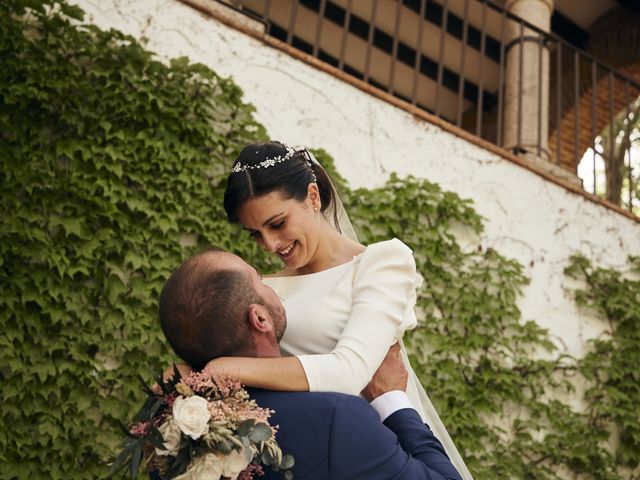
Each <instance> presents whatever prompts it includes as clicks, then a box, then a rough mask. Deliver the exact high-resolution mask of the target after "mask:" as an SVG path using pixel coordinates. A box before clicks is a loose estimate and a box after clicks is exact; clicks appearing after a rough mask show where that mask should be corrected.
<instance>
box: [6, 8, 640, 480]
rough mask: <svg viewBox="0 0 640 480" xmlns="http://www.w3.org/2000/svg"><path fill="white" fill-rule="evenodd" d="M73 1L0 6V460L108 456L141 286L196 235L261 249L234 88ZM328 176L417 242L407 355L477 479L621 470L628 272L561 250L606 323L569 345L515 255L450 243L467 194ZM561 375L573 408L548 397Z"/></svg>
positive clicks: (628, 355) (51, 465) (361, 209)
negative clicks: (243, 226) (578, 407)
mask: <svg viewBox="0 0 640 480" xmlns="http://www.w3.org/2000/svg"><path fill="white" fill-rule="evenodd" d="M81 18H82V12H81V11H80V10H79V9H78V8H77V7H73V6H70V5H69V4H67V3H66V2H65V1H64V0H7V1H5V2H2V3H1V4H0V59H1V63H2V66H3V68H2V69H0V147H1V148H0V160H1V162H2V170H1V171H0V181H1V184H2V189H1V190H0V200H1V201H0V208H1V209H2V219H3V220H2V223H0V249H1V252H2V255H1V256H0V375H1V380H2V389H1V391H0V403H1V405H2V408H1V409H0V478H20V479H22V478H25V479H26V478H47V479H48V478H60V479H62V478H65V479H67V478H78V479H85V478H100V477H103V476H104V475H105V473H106V471H107V468H106V464H107V463H108V462H109V460H110V459H112V458H113V455H114V453H115V451H116V448H117V444H118V440H119V438H120V433H119V429H118V421H119V420H123V421H126V420H127V418H129V416H130V415H131V413H132V411H133V410H134V409H135V406H136V405H137V402H138V401H139V400H140V397H141V390H140V388H139V381H138V376H139V375H142V376H143V378H144V379H146V380H149V379H150V372H154V371H158V370H159V369H160V368H162V367H163V366H164V365H166V364H167V362H169V361H170V360H171V357H170V354H169V349H168V347H167V346H166V344H165V343H164V342H163V340H162V335H161V332H160V329H159V326H158V322H157V319H156V313H157V312H156V301H157V296H158V293H159V290H160V288H161V286H162V284H163V282H164V280H165V279H166V278H167V276H168V275H169V273H170V272H171V271H172V270H173V269H174V268H175V267H176V266H177V265H178V264H179V263H180V262H181V261H182V260H183V259H184V258H186V257H187V256H188V255H190V254H191V253H192V252H193V251H195V250H197V249H199V248H202V247H204V246H206V245H211V244H214V245H217V246H220V247H222V248H225V249H228V250H231V251H234V252H236V253H238V254H240V255H242V256H244V257H245V258H251V259H252V261H253V262H254V264H256V265H258V266H259V267H261V268H262V269H264V270H265V271H272V270H274V269H275V268H277V265H276V264H275V263H274V262H273V260H272V259H270V258H269V257H267V256H266V255H265V254H264V253H262V252H260V251H259V250H258V249H257V248H256V246H255V244H254V243H252V241H251V240H250V239H249V238H248V237H247V236H246V235H244V234H242V232H240V231H239V230H238V229H237V228H235V227H232V226H230V225H228V224H227V223H226V222H225V221H224V215H223V213H222V211H221V192H222V189H223V187H224V184H223V182H224V177H225V171H226V170H227V168H228V166H229V162H230V160H231V159H232V158H233V157H234V156H235V154H236V153H237V152H238V150H239V149H240V148H241V147H242V146H243V145H244V144H246V143H248V142H251V141H254V140H257V139H263V138H266V137H267V133H266V132H265V129H264V128H263V127H262V126H261V125H260V124H259V123H258V122H257V121H256V120H255V119H254V116H253V109H252V107H251V106H250V105H247V104H245V103H243V100H242V92H241V91H240V89H239V88H238V87H237V86H236V85H235V84H234V83H233V82H232V81H230V80H228V79H224V78H221V77H219V76H218V75H216V74H215V73H214V72H212V71H211V70H210V69H209V68H206V67H204V66H203V65H197V64H191V63H190V62H189V61H187V60H186V59H176V60H173V61H171V63H170V64H166V63H163V62H160V61H158V60H157V59H156V58H155V57H154V56H153V55H152V54H150V53H149V52H147V51H146V50H145V49H143V48H142V47H141V46H140V45H139V44H138V42H136V41H135V40H134V39H133V38H131V37H127V36H125V35H123V34H121V33H119V32H117V31H113V30H112V31H101V30H99V29H97V28H95V27H92V26H91V25H84V26H79V23H80V20H81ZM317 153H318V157H319V158H320V160H321V162H323V163H324V164H326V165H327V166H328V167H329V169H330V170H332V171H333V172H334V177H335V178H336V179H340V177H339V175H338V172H336V171H335V170H334V169H333V167H332V161H331V158H330V156H329V155H328V154H326V152H324V151H318V152H317ZM339 183H340V186H341V189H342V193H343V197H344V199H345V203H346V205H347V208H348V209H349V210H350V212H351V216H352V218H353V220H354V223H355V226H356V228H357V229H358V230H359V232H360V234H361V236H362V239H363V241H364V242H365V243H369V242H372V241H376V240H379V239H384V238H389V237H392V236H397V237H399V238H401V239H403V240H404V241H405V242H406V243H408V244H409V245H410V246H411V247H412V248H413V249H414V251H415V255H416V260H417V262H418V267H419V269H420V271H421V272H422V274H423V275H424V277H425V279H426V282H425V285H424V288H423V290H422V292H421V294H420V300H419V307H420V311H421V324H420V326H419V328H418V329H416V331H415V332H413V333H412V335H411V336H410V337H409V339H408V343H409V346H410V349H411V355H412V359H413V363H414V365H415V366H416V369H417V371H418V373H419V375H420V378H421V380H422V381H423V383H424V384H425V386H426V387H427V389H428V391H429V392H430V395H431V397H432V398H433V400H434V403H435V404H436V406H437V408H438V410H439V411H440V412H441V414H442V417H443V420H444V422H445V424H446V425H447V426H448V428H449V429H450V430H451V433H452V436H453V437H454V439H455V440H456V443H457V444H458V446H459V448H460V449H461V451H462V453H463V455H464V456H465V458H466V459H467V460H468V463H469V466H470V468H471V470H472V472H474V474H475V476H476V478H478V479H485V478H486V479H489V478H518V479H520V478H530V479H552V478H560V472H570V474H571V475H578V474H582V475H583V477H582V478H593V479H618V478H626V479H631V478H637V477H633V476H632V475H631V473H629V470H628V469H627V468H626V467H627V466H628V467H631V468H633V467H637V465H638V461H639V459H640V449H639V447H638V446H639V444H640V435H639V432H638V427H637V426H638V424H640V413H639V412H638V405H640V393H639V392H638V381H637V380H638V377H637V375H638V374H637V371H638V367H639V366H640V358H638V353H637V351H638V349H637V342H638V340H639V339H638V328H639V327H640V284H639V282H638V281H637V280H633V279H630V278H627V277H626V276H624V275H621V274H620V273H618V272H616V271H613V270H604V269H598V268H595V267H593V266H591V265H590V264H589V261H588V260H586V259H584V258H576V259H574V260H572V261H571V263H569V264H568V265H570V268H569V269H568V274H569V275H571V276H573V277H576V278H578V279H579V280H580V281H581V282H583V283H584V285H585V289H584V291H581V292H579V293H578V301H579V302H580V303H581V304H583V305H584V308H590V309H595V310H597V311H598V314H599V315H601V316H603V318H606V319H607V320H608V322H609V324H610V326H611V328H610V332H609V333H610V335H609V336H607V337H603V338H602V339H601V340H599V341H598V342H595V343H594V345H593V349H592V350H591V353H590V354H589V355H587V357H585V358H584V359H569V358H565V357H563V356H562V355H560V354H559V353H558V352H556V351H554V350H553V345H552V344H551V342H550V341H549V336H548V333H547V332H546V331H544V330H543V329H541V328H540V327H539V326H538V325H537V324H536V323H534V322H524V321H522V319H521V314H520V311H519V309H518V307H517V304H516V299H517V298H518V295H519V292H520V291H521V289H522V288H523V287H524V286H525V285H526V282H527V279H526V276H525V275H524V268H523V266H522V265H520V264H519V263H518V262H515V261H513V260H510V259H508V258H505V257H504V256H502V255H500V253H499V252H497V251H495V250H493V249H490V248H484V247H483V246H482V244H481V242H480V241H478V242H476V243H477V246H476V248H473V249H471V248H468V247H466V248H462V247H461V246H460V244H459V242H458V240H457V237H456V236H455V235H454V234H453V232H454V231H456V232H460V231H464V232H466V235H467V236H468V237H470V238H473V237H475V238H477V239H479V238H481V237H480V236H481V231H482V228H483V226H482V223H483V222H482V219H481V218H480V216H479V215H478V214H477V213H476V212H475V211H474V209H473V207H472V205H471V204H470V202H469V201H465V200H462V199H461V198H460V197H459V196H457V195H456V194H453V193H451V192H446V191H443V190H442V189H441V188H440V187H438V186H437V185H435V184H432V183H430V182H428V181H425V180H420V179H415V178H405V179H399V178H397V177H395V176H392V177H391V179H390V180H389V181H388V182H387V183H386V185H384V186H383V187H380V188H377V189H370V190H367V189H351V188H349V186H348V184H347V183H346V182H345V181H344V180H339ZM567 260H568V259H567ZM634 262H635V263H634ZM630 266H635V267H638V263H637V259H635V260H632V263H630ZM542 351H546V353H545V354H544V355H542V356H541V355H540V353H541V352H542ZM541 358H543V359H541ZM576 377H579V378H584V381H585V382H586V385H587V391H586V395H585V402H586V405H587V409H586V411H584V412H583V413H578V412H575V411H574V410H572V409H571V408H570V407H569V406H568V405H567V404H566V403H563V402H561V401H559V400H556V399H557V398H562V396H558V394H561V393H562V392H567V391H568V392H571V388H572V383H571V382H572V381H573V380H574V379H575V378H576ZM569 395H571V393H569ZM610 437H611V438H612V439H613V441H610Z"/></svg>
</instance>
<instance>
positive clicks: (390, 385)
mask: <svg viewBox="0 0 640 480" xmlns="http://www.w3.org/2000/svg"><path fill="white" fill-rule="evenodd" d="M408 379H409V374H408V373H407V369H406V368H405V367H404V362H403V361H402V357H401V356H400V345H399V344H398V343H394V344H393V345H392V346H391V348H390V349H389V351H388V352H387V356H386V357H384V360H383V361H382V364H380V367H378V370H377V371H376V373H375V374H374V375H373V378H372V379H371V381H370V382H369V384H368V385H367V386H366V387H365V388H364V390H363V391H362V396H363V397H364V398H365V399H366V400H367V401H368V402H371V401H373V400H375V399H376V398H378V397H379V396H380V395H382V394H383V393H387V392H391V391H393V390H401V391H403V392H404V391H406V390H407V381H408Z"/></svg>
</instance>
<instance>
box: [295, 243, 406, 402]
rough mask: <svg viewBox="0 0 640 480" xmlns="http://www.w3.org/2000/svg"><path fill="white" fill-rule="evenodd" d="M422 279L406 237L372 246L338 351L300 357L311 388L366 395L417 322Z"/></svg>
mask: <svg viewBox="0 0 640 480" xmlns="http://www.w3.org/2000/svg"><path fill="white" fill-rule="evenodd" d="M417 278H419V277H418V276H417V274H416V265H415V260H414V258H413V254H412V252H411V249H410V248H409V247H407V246H406V245H405V244H404V243H402V242H401V241H400V240H397V239H393V240H389V241H385V242H380V243H376V244H373V245H370V246H369V247H367V249H366V250H365V251H364V252H363V253H362V254H361V255H360V256H359V257H356V259H355V260H354V269H353V294H352V304H351V312H350V315H349V319H348V321H347V323H346V325H345V328H344V330H343V332H342V334H341V336H340V338H339V340H338V343H337V345H336V347H335V349H334V350H333V351H332V352H331V353H328V354H321V355H300V356H298V359H299V360H300V362H301V363H302V366H303V368H304V371H305V374H306V376H307V380H308V382H309V389H310V390H311V391H335V392H343V393H350V394H355V395H358V394H360V392H361V391H362V390H363V389H364V387H365V386H366V385H367V384H368V383H369V381H370V380H371V378H372V377H373V374H374V373H375V371H376V370H377V369H378V367H379V366H380V364H381V363H382V360H383V359H384V357H385V355H386V354H387V351H388V350H389V347H390V346H391V345H392V344H393V343H394V342H395V341H396V340H398V339H399V338H401V337H402V335H403V334H404V332H405V330H407V329H411V328H414V327H415V325H416V317H415V314H414V312H413V307H414V306H415V302H416V285H417V280H416V279H417Z"/></svg>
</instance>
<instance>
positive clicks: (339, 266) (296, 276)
mask: <svg viewBox="0 0 640 480" xmlns="http://www.w3.org/2000/svg"><path fill="white" fill-rule="evenodd" d="M368 248H369V246H368V245H367V246H366V247H364V250H363V251H362V252H360V253H359V254H357V255H354V256H353V258H352V259H351V260H348V261H347V262H345V263H341V264H339V265H336V266H335V267H329V268H325V269H324V270H320V271H319V272H313V273H305V274H302V275H280V276H276V275H274V276H267V277H264V279H265V280H267V281H271V280H275V281H277V280H279V279H291V278H298V279H302V278H315V277H318V276H321V275H322V274H325V273H329V272H335V271H338V270H340V269H341V268H344V267H346V266H347V265H351V264H353V262H354V260H355V259H356V258H358V257H360V256H362V255H363V254H364V252H366V251H367V249H368Z"/></svg>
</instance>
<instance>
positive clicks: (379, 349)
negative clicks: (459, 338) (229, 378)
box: [264, 239, 472, 480]
mask: <svg viewBox="0 0 640 480" xmlns="http://www.w3.org/2000/svg"><path fill="white" fill-rule="evenodd" d="M419 279H420V277H419V276H418V275H417V274H416V266H415V260H414V258H413V253H412V252H411V249H409V247H407V246H406V245H405V244H404V243H402V242H401V241H400V240H397V239H393V240H388V241H384V242H379V243H375V244H372V245H369V246H368V247H367V248H366V250H365V251H364V252H363V253H361V254H360V255H358V256H356V257H354V258H353V260H352V261H350V262H348V263H345V264H343V265H338V266H336V267H333V268H329V269H327V270H323V271H321V272H317V273H312V274H309V275H298V276H291V277H267V278H264V282H265V283H266V284H267V285H270V286H271V287H272V288H273V289H274V290H275V291H276V293H277V294H278V295H279V296H280V298H281V299H282V301H283V304H284V307H285V309H286V312H287V328H286V331H285V334H284V337H283V338H282V341H281V342H280V347H281V349H282V351H283V353H284V354H285V355H296V356H297V357H298V358H299V359H300V362H301V363H302V366H303V368H304V371H305V374H306V376H307V380H308V382H309V388H310V390H311V391H333V392H343V393H350V394H353V395H359V394H360V392H361V391H362V389H363V388H364V387H365V386H366V385H367V383H369V380H370V379H371V377H373V374H374V373H375V371H376V370H377V369H378V367H379V366H380V364H381V363H382V360H383V359H384V357H385V355H386V353H387V350H388V349H389V347H390V346H391V345H392V344H393V343H394V342H396V341H398V340H401V339H402V336H403V334H404V332H405V331H406V330H410V329H412V328H414V327H415V326H416V323H417V321H416V316H415V313H414V306H415V303H416V288H417V287H418V286H419V281H420V280H419ZM402 355H403V359H404V362H405V366H406V368H407V371H408V372H409V384H408V387H407V394H408V396H409V399H410V401H411V403H412V405H413V406H414V407H415V409H416V410H417V411H418V413H419V414H420V416H421V417H422V419H423V420H424V422H425V423H427V425H429V427H431V429H432V431H433V432H434V434H435V435H436V436H437V437H438V439H439V440H440V441H441V442H442V444H443V446H444V448H445V450H446V452H447V455H448V456H449V458H450V459H451V461H452V463H453V464H454V466H455V467H456V468H457V470H458V472H460V474H461V475H462V478H464V479H465V480H467V479H472V477H471V474H470V473H469V470H468V469H467V467H466V465H465V464H464V461H463V460H462V457H461V456H460V454H459V453H458V450H457V449H456V447H455V445H454V443H453V441H452V440H451V437H450V436H449V434H448V433H447V430H446V428H445V427H444V425H443V424H442V421H441V420H440V417H439V416H438V414H437V412H436V411H435V409H434V407H433V405H432V404H431V401H430V400H429V397H428V396H427V394H426V393H425V390H424V388H423V387H422V385H421V384H420V382H419V381H418V378H417V377H416V375H415V373H414V372H413V369H412V368H411V365H410V364H409V360H408V358H407V354H406V350H405V348H404V345H402Z"/></svg>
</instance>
